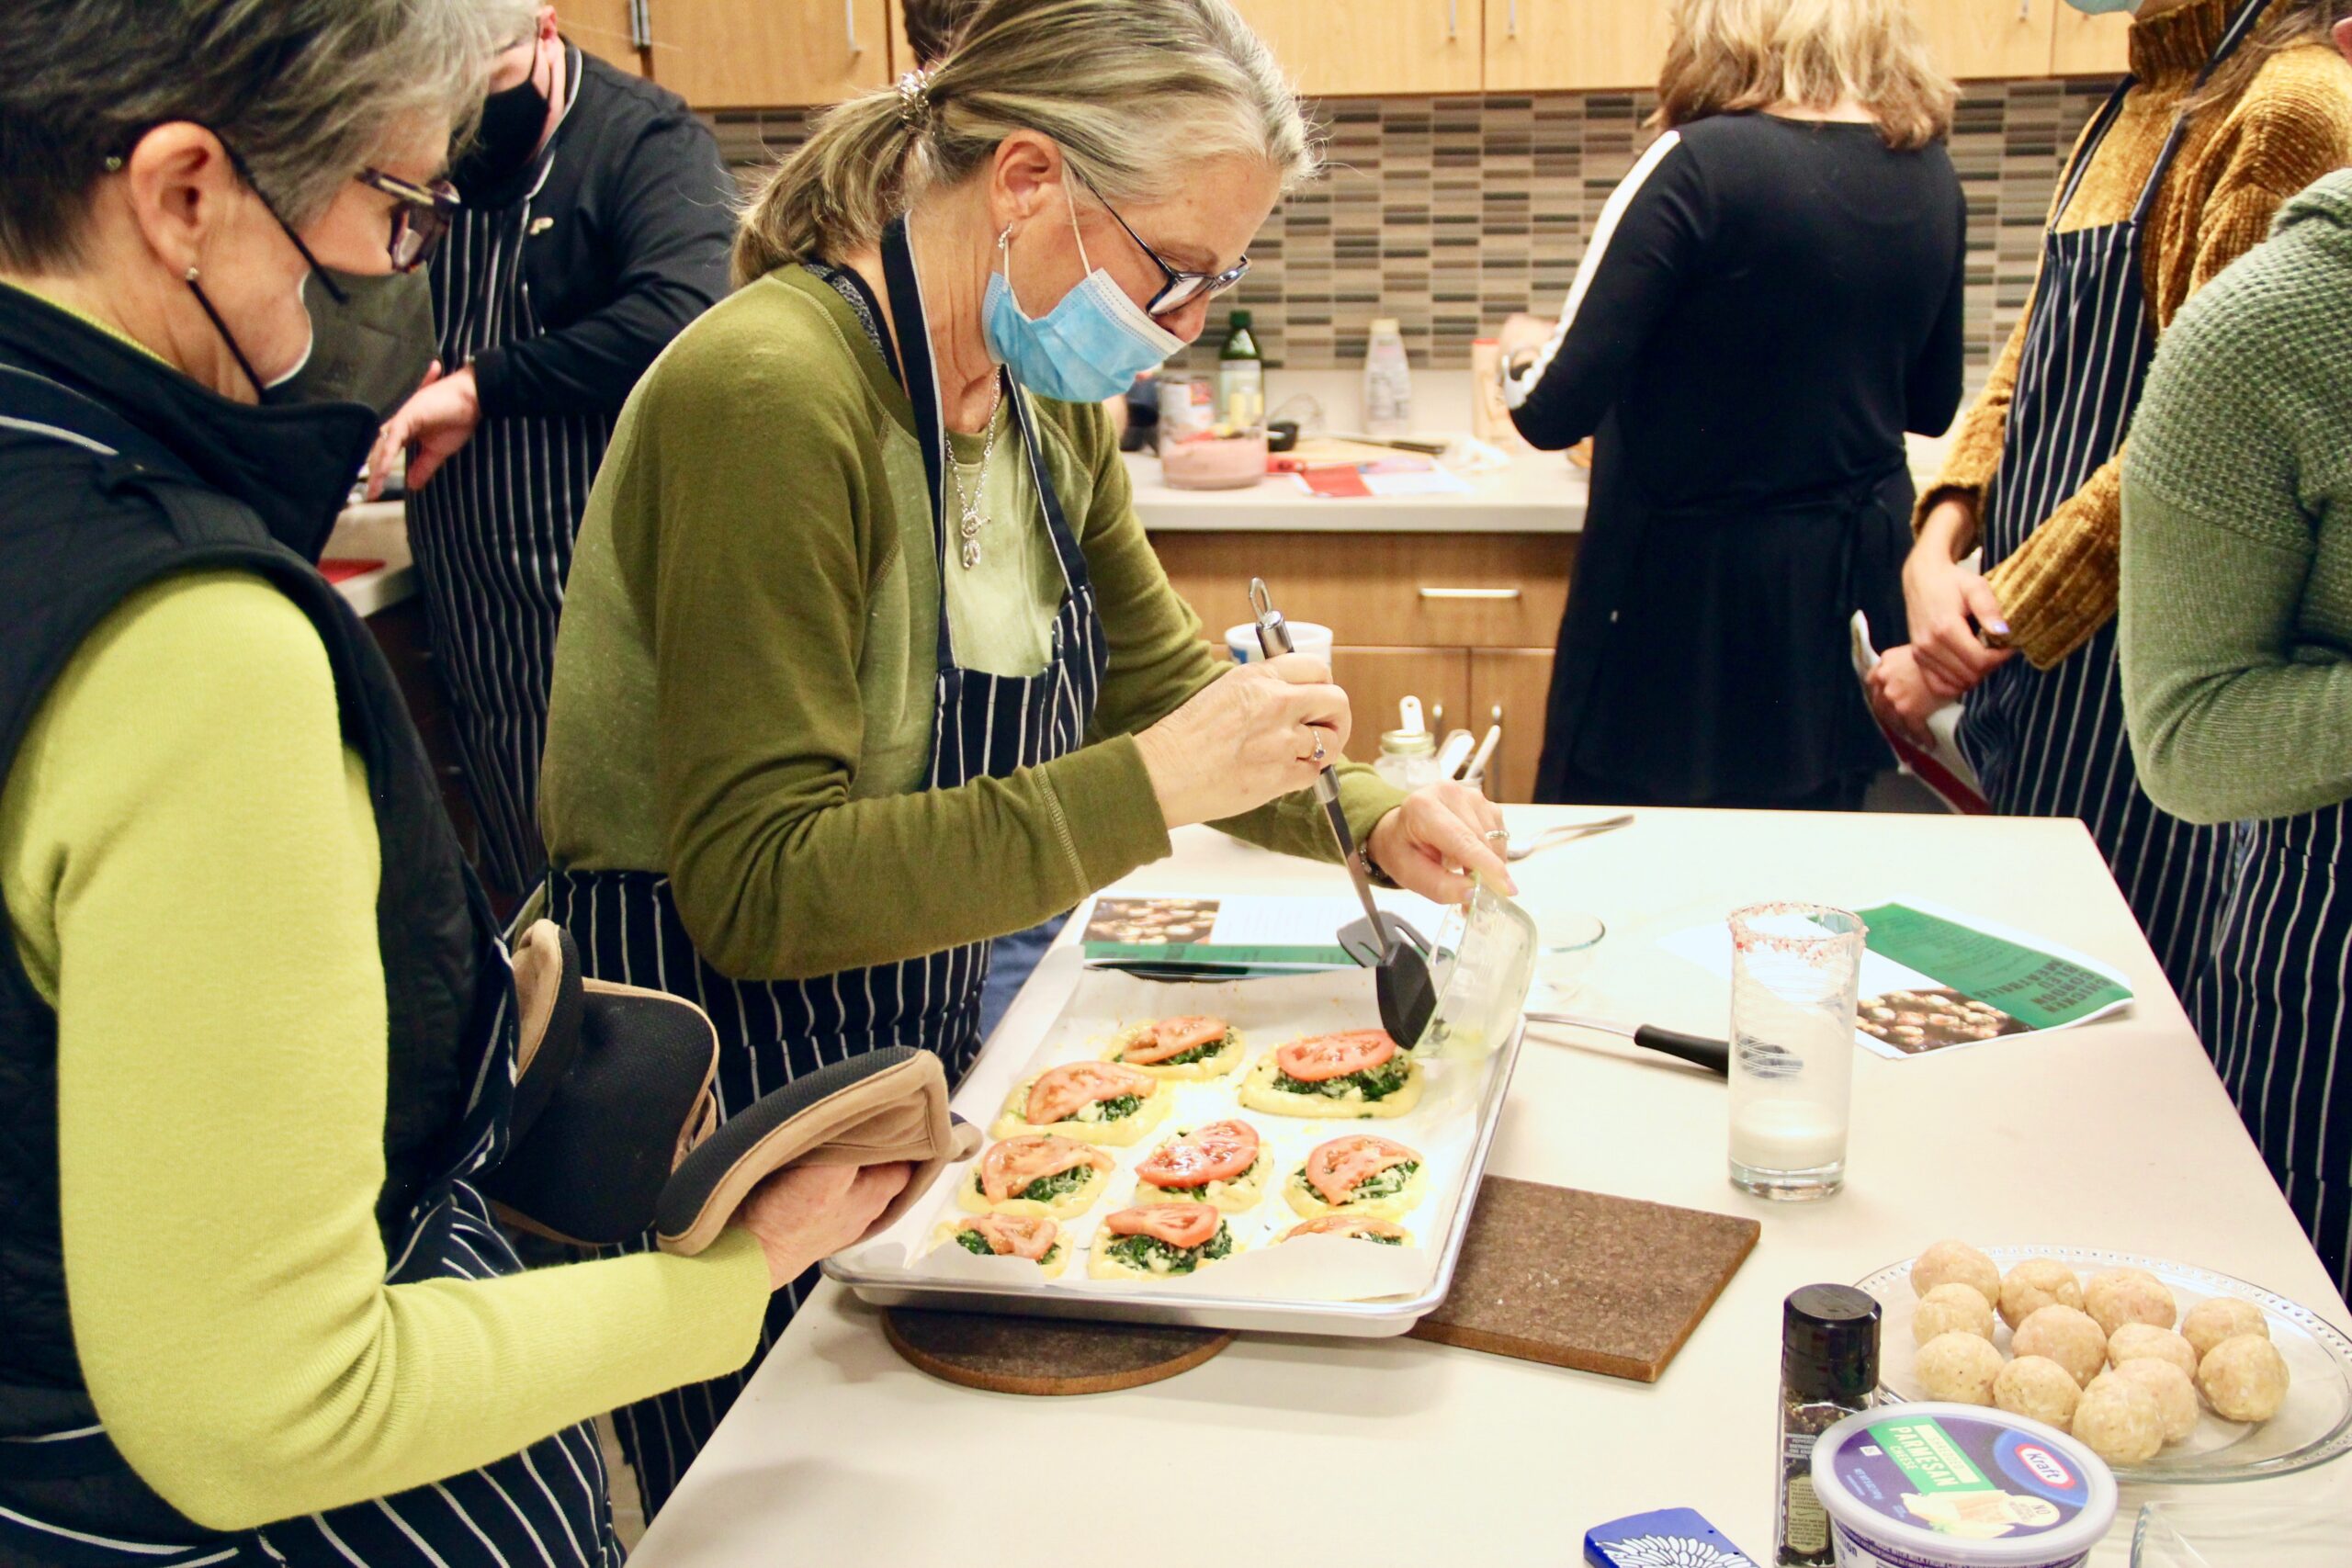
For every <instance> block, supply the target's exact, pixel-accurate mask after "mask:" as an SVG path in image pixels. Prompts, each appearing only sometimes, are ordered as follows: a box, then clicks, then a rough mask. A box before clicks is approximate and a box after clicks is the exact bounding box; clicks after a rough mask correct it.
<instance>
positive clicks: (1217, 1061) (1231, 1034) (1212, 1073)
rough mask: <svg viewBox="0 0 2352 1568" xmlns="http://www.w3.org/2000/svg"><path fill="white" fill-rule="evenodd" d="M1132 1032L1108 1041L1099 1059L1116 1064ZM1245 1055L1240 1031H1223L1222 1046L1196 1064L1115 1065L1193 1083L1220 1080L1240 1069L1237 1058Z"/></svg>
mask: <svg viewBox="0 0 2352 1568" xmlns="http://www.w3.org/2000/svg"><path fill="white" fill-rule="evenodd" d="M1137 1027H1138V1028H1149V1027H1150V1026H1149V1025H1148V1024H1142V1025H1138V1026H1137ZM1134 1032H1135V1031H1134V1030H1132V1029H1128V1030H1122V1031H1120V1032H1119V1037H1118V1038H1117V1039H1116V1040H1114V1041H1112V1042H1111V1043H1110V1046H1109V1048H1108V1049H1106V1050H1105V1051H1104V1052H1103V1060H1104V1061H1106V1062H1119V1053H1120V1052H1121V1051H1123V1050H1125V1049H1126V1043H1127V1036H1128V1035H1130V1034H1133V1033H1134ZM1246 1054H1247V1053H1246V1052H1245V1051H1244V1049H1243V1046H1242V1041H1241V1031H1239V1030H1238V1029H1232V1030H1227V1032H1226V1036H1225V1043H1224V1044H1223V1045H1222V1046H1220V1047H1219V1048H1217V1049H1216V1050H1215V1051H1212V1052H1210V1053H1209V1054H1208V1055H1205V1056H1204V1057H1202V1058H1201V1059H1200V1060H1199V1061H1197V1062H1186V1063H1183V1064H1182V1065H1181V1066H1173V1067H1171V1066H1166V1065H1165V1064H1163V1063H1159V1062H1119V1066H1123V1067H1133V1068H1134V1069H1135V1070H1136V1071H1137V1072H1139V1073H1149V1074H1150V1075H1151V1076H1152V1077H1156V1078H1167V1079H1170V1080H1171V1081H1176V1080H1182V1079H1187V1078H1190V1079H1195V1080H1198V1079H1206V1078H1221V1077H1225V1076H1226V1075H1227V1073H1230V1072H1233V1071H1234V1070H1236V1069H1237V1068H1238V1067H1239V1066H1241V1058H1242V1056H1243V1055H1246Z"/></svg>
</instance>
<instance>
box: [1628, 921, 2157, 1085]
mask: <svg viewBox="0 0 2352 1568" xmlns="http://www.w3.org/2000/svg"><path fill="white" fill-rule="evenodd" d="M1854 913H1855V914H1856V915H1858V916H1860V918H1861V920H1862V923H1863V924H1864V925H1866V926H1868V927H1869V928H1870V935H1869V937H1868V939H1867V945H1868V949H1869V951H1868V952H1867V953H1864V954H1863V957H1862V970H1861V979H1860V993H1861V1002H1860V1006H1859V1007H1858V1008H1857V1009H1856V1011H1855V1019H1854V1033H1855V1038H1856V1039H1858V1040H1859V1041H1860V1043H1862V1044H1863V1045H1865V1046H1868V1047H1869V1048H1870V1049H1871V1050H1872V1051H1875V1052H1877V1053H1878V1054H1879V1055H1882V1056H1886V1057H1890V1058H1892V1059H1894V1060H1897V1061H1900V1060H1902V1059H1904V1058H1905V1057H1910V1056H1926V1055H1934V1054H1935V1053H1937V1052H1939V1051H1950V1050H1953V1049H1955V1048H1957V1047H1960V1046H1963V1045H1974V1044H1979V1043H1983V1042H1984V1041H1986V1040H1998V1039H2003V1038H2006V1037H2007V1036H2011V1035H2018V1034H2033V1033H2039V1032H2042V1031H2045V1030H2052V1029H2065V1028H2069V1027H2071V1026H2072V1025H2075V1024H2077V1023H2088V1022H2089V1021H2092V1020H2093V1019H2098V1018H2105V1017H2106V1016H2107V1015H2108V1014H2109V1013H2112V1012H2116V1011H2120V1010H2122V1009H2124V1008H2126V1007H2129V1006H2130V1005H2131V985H2130V983H2129V982H2127V981H2126V980H2125V979H2124V977H2123V976H2122V974H2121V973H2120V971H2118V970H2117V969H2115V968H2114V967H2113V966H2112V965H2110V964H2102V963H2100V962H2099V961H2098V960H2097V959H2095V958H2087V957H2085V956H2084V955H2083V954H2081V953H2073V952H2070V951H2068V950H2066V949H2064V948H2062V947H2059V946H2057V945H2056V944H2054V943H2052V942H2045V941H2043V940H2042V939H2041V938H2040V937H2037V936H2033V935H2031V934H2030V933H2028V932H2025V931H2018V930H2016V929H2015V928H2013V927H2010V926H2007V925H2004V924H2002V923H2001V922H1999V921H1997V920H1993V919H1986V918H1985V917H1984V916H1982V915H1968V914H1962V913H1961V912H1960V911H1958V910H1956V909H1951V908H1946V907H1944V906H1942V905H1939V904H1934V903H1930V902H1929V901H1928V900H1927V899H1925V898H1908V897H1906V898H1902V899H1897V900H1893V901H1890V902H1887V903H1883V904H1876V905H1872V906H1870V907H1868V908H1857V909H1856V910H1855V911H1854ZM1663 945H1664V946H1665V947H1666V949H1667V950H1668V952H1670V953H1675V954H1677V955H1678V956H1679V957H1682V958H1687V959H1689V960H1690V961H1691V962H1692V963H1694V964H1699V965H1700V966H1702V968H1706V969H1710V970H1713V972H1714V973H1716V974H1718V975H1720V976H1724V978H1725V979H1728V978H1730V976H1731V936H1730V932H1729V931H1727V930H1726V929H1725V928H1724V927H1723V926H1721V925H1712V926H1693V927H1691V929H1690V930H1688V931H1677V932H1675V933H1674V934H1673V935H1672V936H1669V937H1668V938H1667V939H1666V940H1665V942H1664V943H1663Z"/></svg>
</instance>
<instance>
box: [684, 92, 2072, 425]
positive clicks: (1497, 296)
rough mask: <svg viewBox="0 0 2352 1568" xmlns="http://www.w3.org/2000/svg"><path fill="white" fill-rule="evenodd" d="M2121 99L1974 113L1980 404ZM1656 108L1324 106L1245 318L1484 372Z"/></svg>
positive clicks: (2062, 97)
mask: <svg viewBox="0 0 2352 1568" xmlns="http://www.w3.org/2000/svg"><path fill="white" fill-rule="evenodd" d="M2108 86H2109V84H2106V83H2103V82H2098V81H2091V82H2052V81H2020V82H2011V83H1984V84H1977V85H1973V86H1972V87H1970V88H1969V89H1968V94H1967V96H1966V98H1965V99H1964V100H1963V101H1962V105H1961V110H1960V118H1959V122H1958V124H1957V126H1956V127H1955V130H1954V133H1953V137H1952V143H1951V152H1952V160H1953V163H1954V164H1955V165H1956V166H1957V167H1958V169H1959V171H1960V176H1961V179H1962V184H1963V185H1964V186H1965V187H1966V189H1967V192H1968V208H1969V234H1968V246H1969V269H1968V311H1969V316H1968V319H1969V351H1968V353H1969V361H1968V362H1969V372H1970V379H1971V382H1972V385H1973V383H1974V382H1975V381H1976V380H1978V379H1981V378H1982V377H1983V375H1984V374H1985V369H1986V367H1988V365H1989V364H1990V362H1991V360H1992V358H1993V356H1994V355H1996V354H1997V353H1998V352H1999V350H2000V345H2001V344H2002V342H2003V341H2004V339H2005V338H2006V337H2007V334H2008V332H2009V329H2010V328H2011V326H2012V325H2014V324H2015V322H2016V320H2017V315H2018V311H2019V310H2022V309H2023V307H2024V304H2025V299H2026V296H2027V293H2028V290H2029V289H2030V286H2031V284H2032V281H2033V271H2034V266H2035V263H2036V259H2037V257H2038V255H2039V251H2040V243H2041V222H2042V217H2043V214H2044V212H2045V210H2046V209H2047V208H2048V205H2049V202H2050V197H2051V192H2052V186H2053V185H2054V183H2055V181H2056V179H2057V175H2058V168H2059V163H2060V160H2061V159H2063V158H2064V155H2065V152H2066V151H2067V149H2068V148H2070V147H2071V146H2072V145H2073V143H2074V140H2075V135H2076V134H2077V133H2078V132H2079V131H2080V130H2081V129H2082V127H2083V124H2084V123H2085V122H2086V120H2087V119H2088V118H2090V116H2091V114H2092V113H2093V112H2094V111H2095V110H2096V109H2097V108H2098V104H2099V101H2100V99H2101V98H2102V97H2103V96H2105V94H2106V92H2107V90H2108ZM1650 107H1651V100H1650V98H1649V96H1647V95H1646V94H1642V95H1629V94H1609V93H1600V94H1566V95H1559V96H1542V97H1502V96H1489V97H1477V98H1378V99H1363V98H1358V99H1336V100H1332V101H1330V102H1328V103H1324V104H1321V105H1318V106H1317V115H1318V118H1320V120H1321V122H1322V123H1323V124H1325V125H1326V126H1327V127H1328V128H1329V141H1330V163H1331V174H1330V175H1329V178H1327V179H1326V180H1324V181H1323V182H1321V183H1320V184H1319V185H1317V186H1314V187H1313V188H1311V189H1309V190H1306V191H1305V192H1302V193H1301V194H1299V195H1297V196H1295V197H1292V198H1291V199H1290V200H1288V201H1286V202H1284V203H1283V206H1282V207H1281V208H1280V209H1277V210H1276V211H1275V213H1274V216H1273V218H1272V221H1271V222H1269V223H1268V224H1267V226H1266V228H1265V230H1264V231H1263V232H1262V233H1261V236H1260V238H1259V241H1258V243H1257V244H1256V245H1255V246H1254V247H1252V249H1251V252H1250V256H1251V260H1252V263H1253V266H1252V269H1251V271H1250V276H1249V278H1248V279H1247V280H1246V281H1244V282H1243V284H1242V285H1241V287H1240V288H1239V289H1238V291H1237V294H1236V296H1235V298H1234V301H1233V302H1234V304H1236V305H1238V306H1246V307H1247V308H1248V309H1250V310H1251V311H1252V312H1253V313H1254V316H1255V330H1256V333H1257V336H1258V342H1259V344H1260V346H1261V349H1262V350H1263V351H1264V352H1265V354H1266V355H1267V357H1268V359H1269V360H1271V361H1272V362H1273V363H1274V364H1277V365H1288V366H1294V367H1299V368H1303V369H1334V368H1347V367H1353V366H1354V365H1356V364H1359V363H1361V361H1362V359H1363V349H1364V336H1365V333H1366V332H1367V331H1368V330H1369V327H1370V323H1371V321H1372V319H1373V318H1374V316H1376V315H1393V316H1396V317H1397V319H1398V320H1399V321H1401V322H1402V324H1403V326H1404V329H1405V341H1406V344H1407V345H1408V348H1409V349H1410V351H1411V354H1412V357H1413V362H1414V364H1415V365H1417V366H1429V365H1434V366H1438V367H1446V368H1466V367H1468V365H1469V357H1470V340H1471V339H1472V338H1474V337H1477V336H1479V335H1481V333H1486V332H1491V331H1492V330H1493V328H1494V326H1495V325H1496V324H1497V323H1498V322H1499V321H1501V320H1502V319H1503V318H1504V317H1505V316H1507V315H1509V314H1510V312H1512V311H1514V310H1527V309H1531V308H1532V309H1535V310H1539V311H1542V312H1544V313H1545V314H1549V313H1551V312H1552V311H1554V310H1557V309H1558V307H1559V303H1560V301H1561V300H1562V299H1564V298H1565V297H1566V293H1567V289H1568V284H1569V282H1570V280H1571V279H1572V278H1573V277H1574V276H1575V273H1576V265H1577V258H1578V257H1579V256H1581V255H1582V254H1584V246H1585V241H1586V237H1587V236H1588V235H1589V234H1590V233H1591V231H1592V227H1593V224H1594V222H1595V221H1596V220H1598V218H1599V217H1600V209H1601V204H1602V203H1603V202H1605V201H1606V200H1608V198H1609V193H1610V191H1611V189H1613V188H1614V187H1615V186H1616V185H1617V183H1618V181H1619V180H1621V179H1622V178H1623V176H1624V175H1625V174H1626V172H1627V171H1628V170H1630V169H1631V168H1632V167H1633V164H1634V159H1635V158H1636V157H1638V156H1639V155H1640V152H1641V150H1642V148H1643V147H1644V146H1645V145H1646V144H1647V142H1648V141H1649V132H1647V131H1646V130H1643V129H1642V121H1643V119H1644V118H1646V117H1647V116H1648V114H1649V111H1650ZM803 123H804V122H803V120H802V118H801V117H800V116H799V115H798V114H797V113H787V114H750V115H738V116H729V117H724V118H721V119H720V120H719V121H718V132H719V137H720V141H721V144H722V146H723V147H724V148H725V149H726V151H727V153H728V156H729V160H730V161H731V162H733V163H735V164H738V165H739V167H741V169H742V170H743V171H744V172H745V173H746V174H749V173H751V172H752V171H755V170H756V169H757V168H758V167H759V166H760V164H762V163H763V161H764V160H765V159H767V158H768V157H771V156H773V155H775V154H776V153H779V152H785V151H786V150H788V149H789V148H791V147H792V146H793V145H795V144H796V143H797V141H799V139H800V136H801V134H802V126H803ZM1220 320H1221V317H1220ZM1193 353H1194V354H1195V355H1201V354H1202V351H1201V350H1199V349H1195V350H1194V351H1193Z"/></svg>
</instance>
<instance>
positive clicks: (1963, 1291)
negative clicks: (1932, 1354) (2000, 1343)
mask: <svg viewBox="0 0 2352 1568" xmlns="http://www.w3.org/2000/svg"><path fill="white" fill-rule="evenodd" d="M1939 1334H1973V1335H1975V1336H1976V1337H1978V1338H1979V1339H1986V1340H1989V1339H1991V1338H1992V1337H1993V1303H1990V1302H1988V1301H1986V1300H1985V1298H1984V1297H1983V1296H1980V1295H1978V1294H1977V1293H1976V1287H1975V1286H1973V1285H1938V1286H1937V1287H1936V1288H1935V1289H1934V1290H1932V1291H1929V1292H1928V1293H1927V1295H1926V1296H1925V1297H1923V1298H1922V1299H1921V1300H1920V1303H1919V1310H1918V1311H1917V1312H1915V1313H1913V1314H1911V1342H1912V1343H1913V1344H1915V1345H1925V1344H1926V1343H1927V1342H1928V1340H1930V1339H1933V1338H1935V1337H1937V1336H1938V1335H1939Z"/></svg>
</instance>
